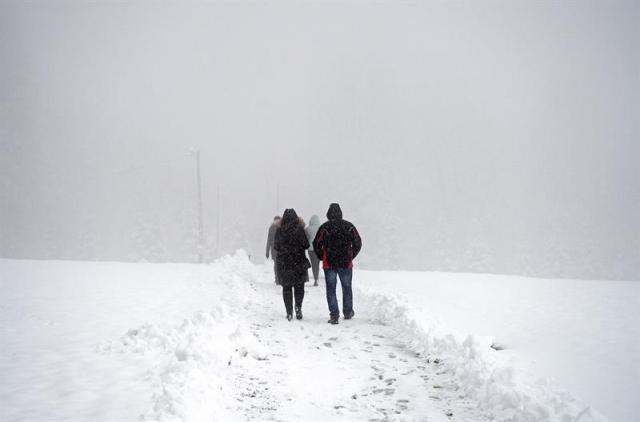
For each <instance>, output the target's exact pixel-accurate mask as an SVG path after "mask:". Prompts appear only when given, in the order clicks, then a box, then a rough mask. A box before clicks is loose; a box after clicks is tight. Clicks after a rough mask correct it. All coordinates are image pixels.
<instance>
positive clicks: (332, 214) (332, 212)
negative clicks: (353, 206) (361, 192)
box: [327, 203, 342, 220]
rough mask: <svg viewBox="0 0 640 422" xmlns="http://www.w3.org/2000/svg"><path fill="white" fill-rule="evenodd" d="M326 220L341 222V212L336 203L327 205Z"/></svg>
mask: <svg viewBox="0 0 640 422" xmlns="http://www.w3.org/2000/svg"><path fill="white" fill-rule="evenodd" d="M327 218H328V219H329V220H341V219H342V210H341V209H340V205H338V204H336V203H333V204H331V205H329V210H328V211H327Z"/></svg>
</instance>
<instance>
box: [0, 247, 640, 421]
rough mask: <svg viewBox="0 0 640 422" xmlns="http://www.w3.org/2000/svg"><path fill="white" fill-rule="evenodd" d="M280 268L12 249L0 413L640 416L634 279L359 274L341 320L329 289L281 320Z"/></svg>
mask: <svg viewBox="0 0 640 422" xmlns="http://www.w3.org/2000/svg"><path fill="white" fill-rule="evenodd" d="M270 271H271V270H270V265H265V266H256V265H253V264H251V263H250V262H249V260H248V259H247V257H246V255H245V254H244V253H242V252H239V253H237V254H236V255H234V256H227V257H224V258H222V259H220V260H218V261H216V263H214V264H211V265H189V264H120V263H89V262H63V261H16V260H0V291H2V298H3V300H2V302H1V303H0V334H1V342H2V347H1V348H0V379H1V380H2V382H1V383H0V419H1V420H3V421H5V420H6V421H60V420H67V421H86V420H95V421H134V420H145V421H208V422H210V421H216V420H224V421H233V420H238V421H244V420H282V421H300V420H317V421H326V420H350V421H351V420H407V421H420V420H429V421H447V420H454V421H485V420H522V421H524V420H529V421H537V420H550V421H553V420H558V421H560V420H562V421H565V420H566V421H570V420H579V421H590V420H604V417H602V416H601V415H599V414H598V412H597V411H596V410H595V409H598V410H599V411H601V412H603V413H605V414H607V416H609V418H610V420H615V421H617V420H633V419H638V418H639V417H640V412H639V409H638V407H637V405H636V404H635V403H632V401H631V400H630V397H631V395H632V394H633V392H634V391H638V389H639V388H640V387H639V386H638V381H637V380H638V376H637V371H638V367H639V365H638V356H639V353H638V340H637V339H638V338H639V337H638V323H637V321H638V320H639V318H638V316H639V315H638V312H639V310H638V309H640V306H638V287H636V286H638V285H639V284H634V283H604V282H578V281H566V280H558V281H550V280H534V279H524V278H518V277H501V276H470V275H452V274H449V275H445V274H434V273H397V272H367V271H358V272H357V273H356V274H355V278H354V283H355V285H356V286H357V290H356V292H355V306H356V313H357V314H356V318H355V319H353V320H351V321H341V323H340V324H339V325H338V326H330V325H328V324H327V323H326V319H327V310H326V302H325V298H324V289H323V287H322V286H320V287H315V288H314V287H312V286H308V287H307V295H306V297H305V304H304V307H303V309H304V313H305V318H304V320H303V321H295V320H294V321H293V322H288V321H286V319H285V318H284V312H283V305H282V299H281V293H280V291H279V289H278V288H277V287H276V286H274V285H273V282H272V274H271V273H270ZM511 283H513V284H511ZM565 283H567V284H565ZM576 287H580V288H579V289H577V291H575V292H574V293H573V295H571V294H569V292H572V291H574V290H575V289H576ZM587 311H589V312H587ZM585 312H587V314H586V316H585ZM464 333H472V334H473V335H471V336H469V335H467V334H464ZM492 336H493V337H495V341H496V342H497V343H502V344H504V345H505V347H506V349H505V350H502V351H496V350H494V349H492V348H491V347H490V345H491V343H492V341H493V339H492V338H491V337H492ZM572 350H573V352H572ZM534 360H535V362H534V363H533V364H529V362H532V361H534ZM536 371H538V372H536ZM634 371H635V372H634ZM603 373H604V374H605V375H602V374H603ZM540 376H542V377H552V378H554V380H555V381H551V382H549V381H540V380H539V378H540ZM563 388H564V389H567V391H563ZM598 391H600V393H601V394H600V395H598V394H597V392H598ZM593 393H596V394H595V395H593ZM576 396H579V397H580V400H576V399H575V398H574V397H576ZM589 405H591V406H593V407H595V409H593V408H592V407H590V406H589ZM609 406H613V408H609Z"/></svg>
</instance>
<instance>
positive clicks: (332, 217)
mask: <svg viewBox="0 0 640 422" xmlns="http://www.w3.org/2000/svg"><path fill="white" fill-rule="evenodd" d="M327 219H328V220H329V221H327V222H325V223H324V224H322V225H321V226H320V227H319V228H318V232H317V233H316V236H315V238H314V239H313V250H314V252H315V254H316V256H317V257H318V259H322V268H323V269H324V278H325V284H326V289H327V302H328V305H329V314H330V317H329V321H328V322H329V323H330V324H337V323H338V318H339V317H340V310H339V308H338V299H337V298H336V285H337V283H338V277H340V285H341V286H342V312H343V314H344V319H351V318H353V316H354V315H355V312H354V311H353V292H352V290H351V279H352V275H353V272H352V269H353V259H354V258H355V257H356V256H357V255H358V253H359V252H360V249H361V248H362V240H361V239H360V234H358V230H356V227H355V226H354V225H353V224H351V223H350V222H348V221H347V220H343V219H342V210H341V209H340V205H338V204H335V203H334V204H331V205H329V210H328V211H327Z"/></svg>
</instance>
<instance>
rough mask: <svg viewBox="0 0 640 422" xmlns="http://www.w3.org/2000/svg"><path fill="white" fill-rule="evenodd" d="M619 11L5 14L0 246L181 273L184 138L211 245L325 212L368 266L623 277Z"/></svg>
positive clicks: (633, 10)
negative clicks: (152, 233) (331, 209)
mask: <svg viewBox="0 0 640 422" xmlns="http://www.w3.org/2000/svg"><path fill="white" fill-rule="evenodd" d="M639 9H640V6H639V3H638V2H637V1H628V2H623V1H593V2H591V1H562V2H561V1H516V2H514V1H480V2H478V1H455V2H444V1H437V2H436V1H421V2H395V1H377V2H364V1H332V2H307V1H303V2H285V1H274V2H197V3H196V2H186V3H184V2H175V3H164V4H159V3H155V2H60V1H52V2H45V1H41V2H38V1H35V2H6V1H5V2H3V3H2V4H1V5H0V62H1V70H0V165H1V168H0V172H1V177H2V180H1V181H0V183H1V184H0V200H1V201H2V203H1V204H0V213H1V214H0V224H1V226H0V230H1V231H0V236H1V239H0V255H4V256H13V257H35V258H42V257H59V258H82V257H85V258H86V257H87V256H85V255H83V254H82V250H83V248H84V247H85V246H86V245H85V243H86V242H87V239H86V238H87V237H90V238H91V242H90V243H92V248H94V249H95V250H94V251H93V252H92V254H93V256H89V258H95V259H137V256H136V255H135V254H134V253H133V252H131V251H130V250H129V249H130V248H131V242H130V239H129V238H130V232H131V231H132V230H134V228H133V227H134V226H135V225H136V224H151V225H155V226H159V227H161V231H162V232H163V233H162V237H163V238H164V240H163V241H164V242H167V243H168V244H170V246H168V248H169V249H171V250H170V251H169V252H167V253H166V256H165V258H166V259H168V260H181V256H182V255H180V254H179V253H178V252H175V250H177V249H176V248H175V247H174V246H175V244H176V243H177V242H180V241H181V240H179V239H180V231H181V230H182V229H181V228H180V227H179V226H180V224H182V220H184V219H187V220H188V219H191V218H192V217H193V216H192V215H190V214H189V213H191V212H193V209H194V204H195V199H194V198H195V196H194V193H195V165H194V158H193V156H191V155H189V150H190V149H191V148H196V149H199V150H201V154H202V174H203V189H204V205H205V216H206V220H205V227H206V232H207V237H208V238H209V239H210V241H211V242H213V243H215V242H214V240H213V239H214V238H216V236H217V237H218V238H220V236H222V238H223V240H222V243H223V244H224V245H223V246H224V247H221V248H219V249H225V248H227V249H228V248H232V247H236V246H239V245H240V244H242V243H243V242H244V243H246V246H247V247H249V249H251V250H252V251H253V252H254V253H255V254H256V255H262V246H263V245H262V243H263V242H264V239H265V237H266V229H267V226H268V224H269V221H270V220H271V218H272V217H273V215H274V214H275V213H276V212H281V211H282V210H283V209H284V208H286V207H294V208H296V209H297V210H298V211H299V212H300V214H301V215H302V216H303V217H304V218H305V219H307V220H308V218H309V217H310V215H311V214H312V213H316V214H319V215H321V216H324V213H325V212H326V208H327V206H328V204H329V203H330V202H333V201H338V202H340V203H341V204H342V205H343V209H344V213H345V217H346V218H348V219H350V220H351V221H352V222H354V223H355V224H356V225H357V226H358V225H359V226H361V227H362V228H361V231H363V239H364V244H365V248H364V249H363V257H362V260H363V263H364V264H366V265H365V266H369V267H372V268H373V267H383V268H412V269H418V268H420V269H454V270H469V269H474V268H472V267H473V265H475V264H474V263H473V262H475V261H478V259H479V258H478V257H477V256H476V255H478V254H480V255H483V258H482V259H480V261H482V262H481V264H482V265H484V267H482V266H481V267H477V268H475V269H477V270H490V271H494V272H533V273H540V274H543V275H549V273H550V272H554V271H555V272H557V273H558V274H559V275H565V276H572V275H573V276H589V275H592V276H595V277H604V278H609V277H610V278H625V277H626V278H629V277H632V278H640V268H639V266H640V264H639V262H640V240H639V236H640V223H639V221H638V220H639V219H638V216H639V215H640V177H639V176H640V174H639V170H638V157H640V136H639V134H640V130H639V123H638V122H639V121H640V106H639V103H640V101H639V92H640V83H639V74H640V72H639V71H640V66H639V53H638V52H639V51H640V45H639V44H640V41H639V40H640V33H639V28H640V25H638V22H640V12H639ZM218 186H220V187H219V188H218ZM218 189H219V194H218V193H217V191H218ZM278 191H279V195H278V194H277V192H278ZM217 198H220V202H218V200H217ZM218 218H219V219H220V226H222V227H223V228H224V229H220V230H221V231H222V230H226V232H225V233H223V234H222V235H221V234H218V235H216V231H217V230H218V227H220V226H219V225H218V224H217V223H216V221H217V219H218ZM436 239H439V240H436ZM550 239H553V240H550ZM219 241H220V240H219ZM83 242H84V243H83ZM438 242H440V243H438ZM554 242H555V243H554ZM550 244H554V245H555V246H554V247H557V248H558V251H556V252H553V254H554V256H558V254H560V253H562V254H564V255H566V256H564V257H563V258H562V259H561V260H560V261H559V262H558V263H556V264H554V265H556V266H559V267H558V268H551V269H549V268H547V269H542V267H541V266H542V265H543V263H545V264H544V265H546V263H548V261H549V259H548V255H546V254H548V253H549V248H550ZM443 245H448V246H443ZM516 245H517V247H519V248H521V249H522V251H523V252H522V253H520V256H516V255H514V253H512V251H513V249H514V248H515V247H516ZM219 246H220V245H219ZM385 247H386V248H388V249H385ZM447 248H448V251H449V252H448V253H447V254H446V255H447V256H443V253H442V250H444V249H447ZM172 251H173V252H172ZM464 254H467V255H468V256H466V255H464ZM523 254H528V258H526V259H525V258H523V257H522V255H523ZM484 255H487V256H484ZM483 259H484V261H483ZM474 260H475V261H474ZM487 260H488V261H487ZM445 261H446V262H445ZM485 261H487V262H485ZM524 261H527V263H526V265H529V266H533V269H527V270H525V269H523V268H524V266H526V265H525V263H524ZM592 261H593V262H597V264H593V265H594V268H591V269H586V270H585V271H583V273H584V274H582V273H580V268H582V267H584V265H583V264H584V263H585V262H592ZM538 270H539V271H538Z"/></svg>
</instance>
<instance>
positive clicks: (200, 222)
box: [191, 149, 204, 264]
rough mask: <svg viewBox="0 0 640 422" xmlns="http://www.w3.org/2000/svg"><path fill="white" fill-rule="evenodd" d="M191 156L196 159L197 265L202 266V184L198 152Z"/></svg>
mask: <svg viewBox="0 0 640 422" xmlns="http://www.w3.org/2000/svg"><path fill="white" fill-rule="evenodd" d="M191 154H193V155H194V156H195V157H196V180H197V184H198V185H197V187H198V263H199V264H202V260H203V259H202V253H203V249H204V227H203V222H202V184H201V182H200V150H199V149H192V150H191Z"/></svg>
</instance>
